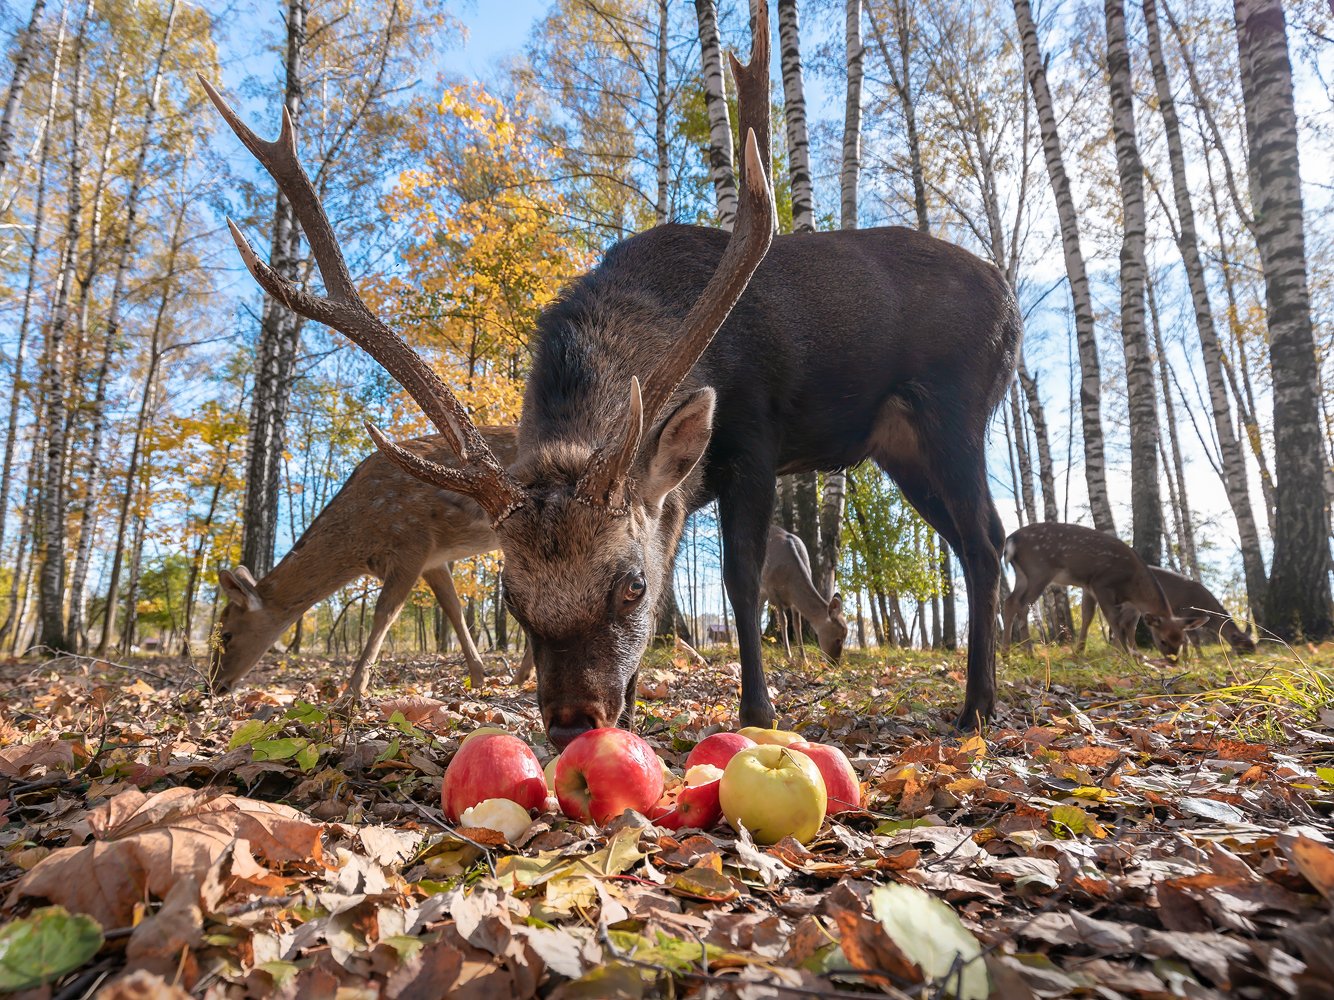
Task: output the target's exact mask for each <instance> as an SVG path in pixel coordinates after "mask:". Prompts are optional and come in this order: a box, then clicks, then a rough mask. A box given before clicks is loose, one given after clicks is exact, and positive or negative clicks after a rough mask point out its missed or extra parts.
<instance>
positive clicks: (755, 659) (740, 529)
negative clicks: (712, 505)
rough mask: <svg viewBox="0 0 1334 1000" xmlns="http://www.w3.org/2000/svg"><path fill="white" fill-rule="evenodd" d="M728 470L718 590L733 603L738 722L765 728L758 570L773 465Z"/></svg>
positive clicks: (769, 716) (768, 719)
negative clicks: (738, 683)
mask: <svg viewBox="0 0 1334 1000" xmlns="http://www.w3.org/2000/svg"><path fill="white" fill-rule="evenodd" d="M738 464H740V463H738ZM757 466H758V467H757ZM732 469H733V470H734V471H733V473H732V475H733V476H735V477H736V478H731V479H730V481H729V482H727V483H726V484H725V488H724V489H723V490H720V491H719V497H718V513H719V520H720V521H721V522H722V535H723V586H725V587H726V588H727V596H728V599H729V600H730V601H731V602H732V612H733V615H732V616H733V618H734V619H735V620H736V631H737V646H738V647H739V653H740V658H741V723H742V725H745V726H763V727H764V728H766V729H767V728H768V727H770V726H772V725H773V721H774V707H773V705H772V703H771V702H770V701H769V690H768V685H767V684H766V682H765V680H764V659H763V654H762V649H763V647H762V646H761V642H760V603H759V602H760V570H761V569H762V568H763V566H764V550H765V545H766V542H767V540H768V537H769V514H770V512H771V511H772V510H773V506H774V473H773V466H772V464H764V465H759V463H757V462H756V461H755V460H754V458H752V459H751V461H750V462H749V463H746V466H745V467H744V468H743V469H741V470H740V471H739V472H738V471H736V465H733V466H732Z"/></svg>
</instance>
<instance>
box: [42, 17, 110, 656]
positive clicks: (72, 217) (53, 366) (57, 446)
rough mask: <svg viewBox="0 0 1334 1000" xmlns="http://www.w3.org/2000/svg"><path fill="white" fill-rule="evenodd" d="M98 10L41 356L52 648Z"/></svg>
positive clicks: (58, 611) (60, 632)
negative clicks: (68, 363) (68, 362)
mask: <svg viewBox="0 0 1334 1000" xmlns="http://www.w3.org/2000/svg"><path fill="white" fill-rule="evenodd" d="M95 13H96V7H95V4H94V0H89V2H88V5H87V7H86V8H85V9H84V15H83V20H82V22H80V24H79V33H78V35H77V37H76V38H75V42H74V84H73V88H74V89H73V99H72V106H73V108H72V113H71V115H70V158H69V177H70V183H69V196H68V200H69V204H68V215H67V217H66V225H65V246H64V250H63V251H62V255H61V262H60V273H59V278H58V279H57V284H56V296H55V304H54V306H53V307H52V311H51V322H50V323H49V324H48V325H47V334H46V344H45V349H44V356H43V359H42V397H43V401H44V403H45V406H46V472H45V475H44V476H43V486H42V495H41V498H40V499H39V501H38V505H39V513H38V519H37V522H38V523H37V535H38V549H39V552H40V558H39V560H38V561H39V563H40V566H41V569H40V572H39V577H38V607H39V615H40V618H41V626H40V629H41V635H40V639H39V640H38V641H39V642H40V643H41V644H42V645H43V646H46V647H48V648H50V649H53V650H59V651H66V650H68V649H69V638H68V636H67V635H66V634H65V611H64V596H65V526H66V518H65V513H66V512H65V450H66V420H67V416H68V414H67V412H66V405H65V404H66V400H65V394H66V388H67V387H66V383H65V370H64V364H65V357H64V354H65V335H66V333H67V332H68V327H69V326H70V312H71V310H70V290H71V288H72V286H73V284H74V277H75V275H74V272H75V260H76V258H77V256H78V247H79V231H80V225H81V222H82V219H83V194H82V189H83V169H84V163H83V156H84V148H83V139H84V135H83V133H84V126H85V125H86V123H87V114H88V108H87V103H86V92H85V86H84V84H85V67H86V61H85V58H84V56H85V54H86V53H85V49H86V42H87V37H88V28H89V25H90V24H91V23H92V20H93V18H94V16H95Z"/></svg>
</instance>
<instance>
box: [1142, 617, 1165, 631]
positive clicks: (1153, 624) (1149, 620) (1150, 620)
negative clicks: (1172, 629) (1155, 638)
mask: <svg viewBox="0 0 1334 1000" xmlns="http://www.w3.org/2000/svg"><path fill="white" fill-rule="evenodd" d="M1162 623H1163V619H1162V618H1161V617H1160V616H1159V615H1147V614H1146V615H1145V616H1144V624H1145V625H1147V626H1149V628H1158V627H1159V626H1160V625H1162Z"/></svg>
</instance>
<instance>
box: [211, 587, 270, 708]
mask: <svg viewBox="0 0 1334 1000" xmlns="http://www.w3.org/2000/svg"><path fill="white" fill-rule="evenodd" d="M218 585H219V586H220V587H222V591H223V593H224V594H226V595H227V606H226V607H225V608H223V609H222V614H221V615H220V616H219V618H218V625H217V629H216V632H215V638H214V640H213V643H212V649H211V650H210V653H209V667H208V676H209V683H210V686H211V687H212V688H213V690H214V691H227V690H229V689H230V688H231V686H232V685H233V684H235V683H236V682H237V681H238V680H240V679H241V678H242V677H244V676H245V674H246V673H247V672H248V671H249V670H250V668H251V667H253V666H254V665H255V663H256V662H257V661H258V660H259V658H260V657H261V656H263V655H264V654H265V653H266V652H267V651H268V649H269V647H271V646H272V645H273V644H274V642H275V641H277V639H278V637H279V636H280V635H282V634H283V632H284V631H285V630H286V629H287V626H288V625H289V624H290V622H289V621H287V620H286V616H285V615H284V614H283V612H282V610H281V609H279V608H276V607H274V606H273V605H272V603H269V602H266V601H265V600H264V598H263V597H262V596H261V595H260V593H259V585H258V584H257V583H256V582H255V578H254V577H253V576H251V575H250V570H248V569H246V568H245V567H244V566H238V567H236V569H235V570H223V571H222V572H221V573H219V574H218Z"/></svg>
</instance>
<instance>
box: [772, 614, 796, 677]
mask: <svg viewBox="0 0 1334 1000" xmlns="http://www.w3.org/2000/svg"><path fill="white" fill-rule="evenodd" d="M773 609H774V618H775V620H776V621H777V622H778V631H779V632H780V633H781V634H782V636H783V657H784V658H785V659H786V660H787V662H788V663H791V662H792V643H790V642H788V638H787V608H783V607H780V606H779V605H777V604H775V605H773Z"/></svg>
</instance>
